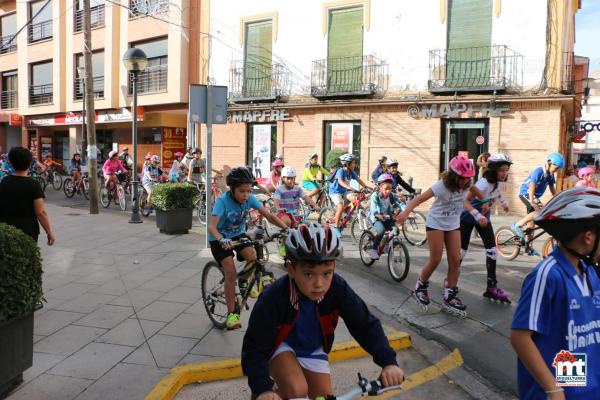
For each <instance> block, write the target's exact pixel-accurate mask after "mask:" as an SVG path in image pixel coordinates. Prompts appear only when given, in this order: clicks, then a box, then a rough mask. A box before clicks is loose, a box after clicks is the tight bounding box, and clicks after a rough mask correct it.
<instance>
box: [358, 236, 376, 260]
mask: <svg viewBox="0 0 600 400" xmlns="http://www.w3.org/2000/svg"><path fill="white" fill-rule="evenodd" d="M373 239H375V236H374V235H373V233H371V232H369V231H364V232H363V233H362V235H360V240H359V241H358V252H359V254H360V260H361V261H362V262H363V264H365V265H366V266H367V267H369V266H371V265H373V263H374V262H375V260H373V259H372V258H371V256H370V255H369V251H370V250H371V249H372V248H373Z"/></svg>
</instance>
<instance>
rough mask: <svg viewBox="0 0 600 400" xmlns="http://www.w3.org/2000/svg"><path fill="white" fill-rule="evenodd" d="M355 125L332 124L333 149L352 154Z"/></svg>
mask: <svg viewBox="0 0 600 400" xmlns="http://www.w3.org/2000/svg"><path fill="white" fill-rule="evenodd" d="M353 131H354V125H353V124H346V123H341V124H331V148H332V149H341V150H344V151H345V152H347V153H352V139H353V138H352V133H353Z"/></svg>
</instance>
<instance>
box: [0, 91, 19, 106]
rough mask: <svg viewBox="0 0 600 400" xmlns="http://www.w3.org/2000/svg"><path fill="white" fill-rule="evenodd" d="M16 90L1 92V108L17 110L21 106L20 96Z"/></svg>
mask: <svg viewBox="0 0 600 400" xmlns="http://www.w3.org/2000/svg"><path fill="white" fill-rule="evenodd" d="M17 94H18V93H17V91H16V90H4V91H2V92H0V107H1V108H2V109H3V110H5V109H8V108H17V107H18V106H19V103H18V98H19V97H18V95H17Z"/></svg>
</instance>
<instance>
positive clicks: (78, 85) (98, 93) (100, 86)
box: [73, 76, 104, 100]
mask: <svg viewBox="0 0 600 400" xmlns="http://www.w3.org/2000/svg"><path fill="white" fill-rule="evenodd" d="M92 86H93V92H94V98H95V99H102V98H104V76H95V77H94V78H93V79H92ZM83 87H84V84H83V79H82V78H75V81H74V88H75V93H74V96H73V97H74V98H75V100H82V99H83Z"/></svg>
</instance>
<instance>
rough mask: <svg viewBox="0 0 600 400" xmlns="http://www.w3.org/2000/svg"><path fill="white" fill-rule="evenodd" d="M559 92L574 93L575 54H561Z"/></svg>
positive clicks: (567, 52)
mask: <svg viewBox="0 0 600 400" xmlns="http://www.w3.org/2000/svg"><path fill="white" fill-rule="evenodd" d="M560 91H561V92H562V93H563V94H574V93H575V54H574V53H573V52H572V51H566V52H564V53H563V62H562V73H561V82H560Z"/></svg>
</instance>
